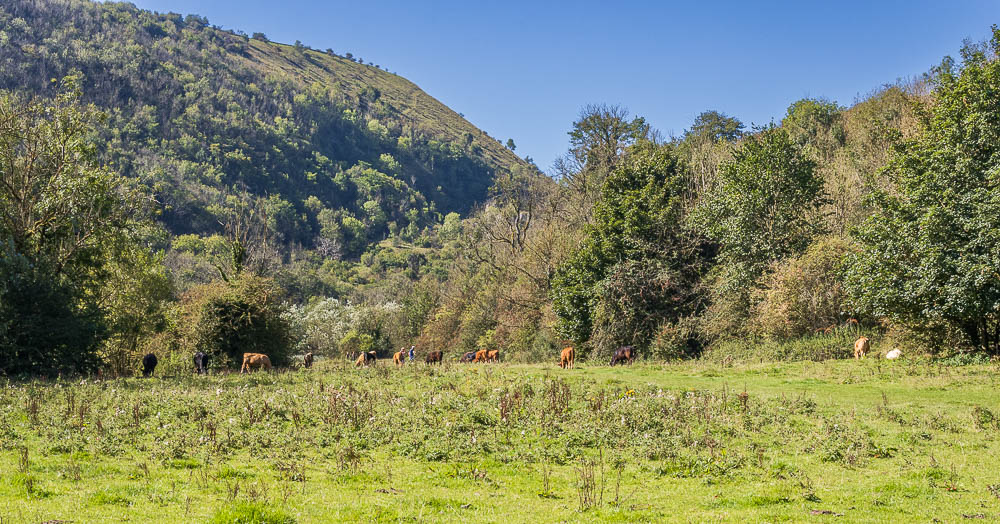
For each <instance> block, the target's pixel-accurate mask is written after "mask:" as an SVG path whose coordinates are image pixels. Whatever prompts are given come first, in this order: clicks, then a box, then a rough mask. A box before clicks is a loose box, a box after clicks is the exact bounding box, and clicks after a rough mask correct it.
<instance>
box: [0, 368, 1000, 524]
mask: <svg viewBox="0 0 1000 524" xmlns="http://www.w3.org/2000/svg"><path fill="white" fill-rule="evenodd" d="M998 370H1000V368H998V366H997V365H994V364H989V365H967V366H948V365H944V364H942V363H939V362H933V361H921V360H909V361H897V362H890V361H885V360H878V359H870V360H865V361H861V362H857V361H848V360H830V361H825V362H797V363H756V364H751V363H745V364H735V365H730V364H723V363H719V364H716V363H707V362H705V361H701V362H684V363H678V364H639V363H637V364H635V365H633V366H631V367H614V368H612V367H607V366H605V365H593V364H582V363H581V364H579V365H578V366H577V367H576V369H569V370H562V369H559V368H558V367H556V366H554V365H508V364H499V365H478V364H473V365H459V364H452V363H446V364H445V365H443V366H440V367H429V366H426V365H424V364H422V363H421V364H417V365H411V366H408V367H404V368H402V369H395V368H393V367H392V366H391V364H390V365H387V364H386V361H380V362H379V365H378V366H377V367H375V368H367V369H355V368H354V367H352V366H350V365H348V363H346V362H339V361H338V362H334V361H324V362H320V363H317V365H316V366H315V367H314V368H313V369H311V370H295V371H286V372H278V373H273V374H267V373H257V374H254V375H251V376H240V375H237V374H224V375H213V376H208V377H199V376H176V377H170V376H163V377H155V378H151V379H137V378H130V379H116V380H108V381H97V380H93V379H88V380H82V379H78V380H72V381H32V382H10V383H7V384H5V385H4V387H3V389H2V390H0V522H3V523H4V524H7V523H17V522H45V521H50V520H59V521H67V522H74V523H82V522H280V523H291V522H301V523H306V522H372V521H377V522H403V521H405V522H588V521H622V522H734V521H749V522H765V521H766V522H778V521H786V522H801V521H808V522H883V521H934V520H935V519H936V520H937V521H941V522H957V521H963V520H965V519H985V520H994V519H997V518H1000V444H998V441H997V438H996V437H997V435H998V432H1000V402H998V398H997V394H996V392H997V379H996V377H997V372H998Z"/></svg>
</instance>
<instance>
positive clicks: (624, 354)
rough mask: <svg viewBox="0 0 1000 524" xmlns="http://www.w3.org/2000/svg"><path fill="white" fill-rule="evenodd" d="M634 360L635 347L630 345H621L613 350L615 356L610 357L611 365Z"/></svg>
mask: <svg viewBox="0 0 1000 524" xmlns="http://www.w3.org/2000/svg"><path fill="white" fill-rule="evenodd" d="M633 360H635V348H633V347H632V346H622V347H620V348H618V350H617V351H615V356H613V357H611V365H612V366H613V365H615V364H621V363H623V362H627V363H629V364H631V363H632V361H633Z"/></svg>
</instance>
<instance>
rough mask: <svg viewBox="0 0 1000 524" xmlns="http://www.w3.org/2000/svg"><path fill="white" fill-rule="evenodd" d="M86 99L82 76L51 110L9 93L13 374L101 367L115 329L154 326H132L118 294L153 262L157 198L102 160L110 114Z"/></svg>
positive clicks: (9, 343)
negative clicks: (149, 234) (102, 134)
mask: <svg viewBox="0 0 1000 524" xmlns="http://www.w3.org/2000/svg"><path fill="white" fill-rule="evenodd" d="M78 96H79V93H78V92H77V91H76V89H75V85H74V84H73V82H72V80H69V81H67V83H66V85H65V86H63V88H62V91H61V92H60V94H59V95H58V96H57V97H56V100H55V101H54V102H53V103H51V104H48V103H45V102H42V101H40V100H37V99H25V98H22V97H19V96H16V95H10V94H0V246H2V251H0V373H3V374H16V373H22V372H35V373H38V372H45V373H55V372H60V371H71V370H92V369H94V368H95V367H96V364H97V362H98V360H97V353H98V350H99V349H100V345H101V343H102V341H103V337H104V335H105V330H106V329H108V328H110V329H111V330H112V332H113V333H115V334H119V333H124V334H126V337H128V335H131V334H134V335H136V336H138V335H139V334H141V333H142V332H143V331H144V326H146V325H148V324H147V323H146V322H145V320H143V321H140V322H138V323H131V324H130V325H129V326H127V327H126V326H125V325H124V324H129V322H128V320H127V319H126V317H127V316H128V315H131V314H133V312H132V311H129V309H132V306H133V304H129V305H127V306H124V307H122V303H121V302H122V300H121V298H122V297H121V295H119V294H117V292H118V291H119V290H120V288H118V286H121V287H122V288H125V289H127V288H129V287H131V286H132V284H133V282H134V281H135V280H136V279H137V277H138V278H139V279H141V278H142V277H139V275H140V274H141V273H142V272H143V271H145V270H146V268H149V267H150V266H151V265H153V264H151V261H150V260H149V251H148V249H147V248H145V247H144V246H143V241H144V236H143V233H144V232H146V230H145V226H146V224H145V222H144V216H143V214H142V209H141V208H142V207H143V205H144V202H148V199H147V198H144V195H143V194H142V192H140V191H136V190H135V189H134V188H133V187H132V186H131V185H130V184H129V183H128V182H127V181H126V180H125V179H124V178H122V177H121V176H119V175H117V174H115V173H113V172H112V171H110V170H108V169H106V168H105V167H104V166H101V165H99V164H98V163H97V162H96V161H95V156H94V145H93V133H94V131H95V126H96V125H98V121H99V120H100V118H101V115H100V114H99V113H97V112H96V111H95V110H94V108H93V107H89V106H81V105H79V104H77V103H76V99H77V97H78ZM123 268H128V269H127V270H125V271H122V269H123ZM153 278H154V279H155V278H156V277H155V276H154V277H153ZM161 281H162V278H161ZM146 291H149V290H148V289H147V290H146ZM151 298H152V299H153V300H156V299H157V298H156V294H155V293H152V295H151ZM147 312H148V311H147ZM130 340H131V341H134V340H135V337H131V338H130Z"/></svg>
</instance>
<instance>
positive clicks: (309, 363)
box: [302, 351, 313, 369]
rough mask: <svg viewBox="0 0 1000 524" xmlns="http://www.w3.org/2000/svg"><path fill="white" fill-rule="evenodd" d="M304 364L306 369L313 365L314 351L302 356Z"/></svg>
mask: <svg viewBox="0 0 1000 524" xmlns="http://www.w3.org/2000/svg"><path fill="white" fill-rule="evenodd" d="M302 365H303V366H305V368H306V369H309V368H311V367H313V354H312V351H310V352H308V353H306V356H304V357H302Z"/></svg>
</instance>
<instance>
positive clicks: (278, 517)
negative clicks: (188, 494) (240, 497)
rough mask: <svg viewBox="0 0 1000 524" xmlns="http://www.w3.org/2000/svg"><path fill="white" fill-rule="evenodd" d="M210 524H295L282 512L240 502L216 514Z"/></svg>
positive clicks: (257, 503)
mask: <svg viewBox="0 0 1000 524" xmlns="http://www.w3.org/2000/svg"><path fill="white" fill-rule="evenodd" d="M209 523H210V524H295V519H294V518H292V516H291V515H289V514H288V513H285V512H284V511H282V510H279V509H276V508H273V507H271V506H268V505H267V504H262V503H259V502H239V503H236V504H232V505H230V506H226V507H224V508H222V509H220V510H219V511H217V512H215V515H214V516H213V517H212V520H210V521H209Z"/></svg>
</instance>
